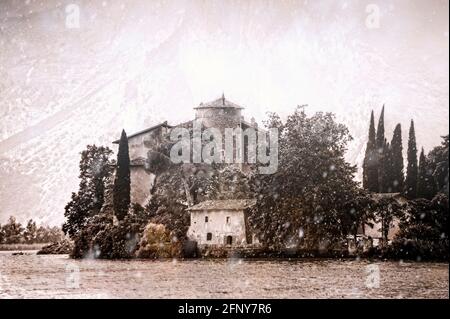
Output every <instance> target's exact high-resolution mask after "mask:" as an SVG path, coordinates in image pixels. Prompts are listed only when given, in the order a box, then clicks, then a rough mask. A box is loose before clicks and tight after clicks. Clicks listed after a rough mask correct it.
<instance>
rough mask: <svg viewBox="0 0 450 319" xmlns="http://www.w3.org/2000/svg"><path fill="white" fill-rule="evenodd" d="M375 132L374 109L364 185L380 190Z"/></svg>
mask: <svg viewBox="0 0 450 319" xmlns="http://www.w3.org/2000/svg"><path fill="white" fill-rule="evenodd" d="M375 134H376V133H375V120H374V116H373V111H372V113H371V115H370V126H369V139H368V141H367V146H366V154H365V157H364V163H363V187H364V189H367V190H369V191H371V192H378V163H377V158H378V157H377V152H376V140H375Z"/></svg>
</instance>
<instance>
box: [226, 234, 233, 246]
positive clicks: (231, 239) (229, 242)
mask: <svg viewBox="0 0 450 319" xmlns="http://www.w3.org/2000/svg"><path fill="white" fill-rule="evenodd" d="M225 243H226V244H227V245H228V246H231V245H232V244H233V236H227V237H226V238H225Z"/></svg>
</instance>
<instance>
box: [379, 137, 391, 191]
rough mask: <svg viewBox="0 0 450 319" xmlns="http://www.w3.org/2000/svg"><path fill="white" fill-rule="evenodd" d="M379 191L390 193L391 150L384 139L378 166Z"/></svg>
mask: <svg viewBox="0 0 450 319" xmlns="http://www.w3.org/2000/svg"><path fill="white" fill-rule="evenodd" d="M379 175H380V190H379V191H380V193H392V189H393V188H392V184H393V180H392V150H391V145H390V144H389V143H388V142H387V141H385V144H384V148H383V157H382V162H381V163H380V168H379Z"/></svg>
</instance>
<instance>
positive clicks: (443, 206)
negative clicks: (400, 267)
mask: <svg viewBox="0 0 450 319" xmlns="http://www.w3.org/2000/svg"><path fill="white" fill-rule="evenodd" d="M408 206H409V212H408V214H406V215H405V216H404V218H402V220H401V222H400V225H399V226H400V231H399V233H398V234H397V235H396V237H395V240H394V242H393V245H392V250H393V252H394V254H393V255H394V256H395V257H397V258H409V259H416V260H417V259H433V260H436V259H439V260H448V258H449V253H448V251H449V250H448V247H449V238H448V217H449V210H448V196H447V195H445V194H443V193H439V194H438V195H436V196H435V197H434V198H433V199H432V200H431V201H430V200H428V199H424V198H417V199H415V200H411V201H410V202H409V203H408Z"/></svg>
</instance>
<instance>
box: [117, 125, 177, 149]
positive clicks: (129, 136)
mask: <svg viewBox="0 0 450 319" xmlns="http://www.w3.org/2000/svg"><path fill="white" fill-rule="evenodd" d="M161 126H164V127H167V128H171V127H172V126H171V125H169V124H167V121H164V122H162V123H159V124H157V125H154V126H152V127H149V128H146V129H145V130H142V131H139V132H136V133H134V134H131V135H128V136H127V137H128V139H130V138H132V137H135V136H138V135H141V134H145V133H148V132H150V131H153V130H155V129H157V128H159V127H161ZM119 141H120V139H119V140H115V141H114V142H113V144H119Z"/></svg>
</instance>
